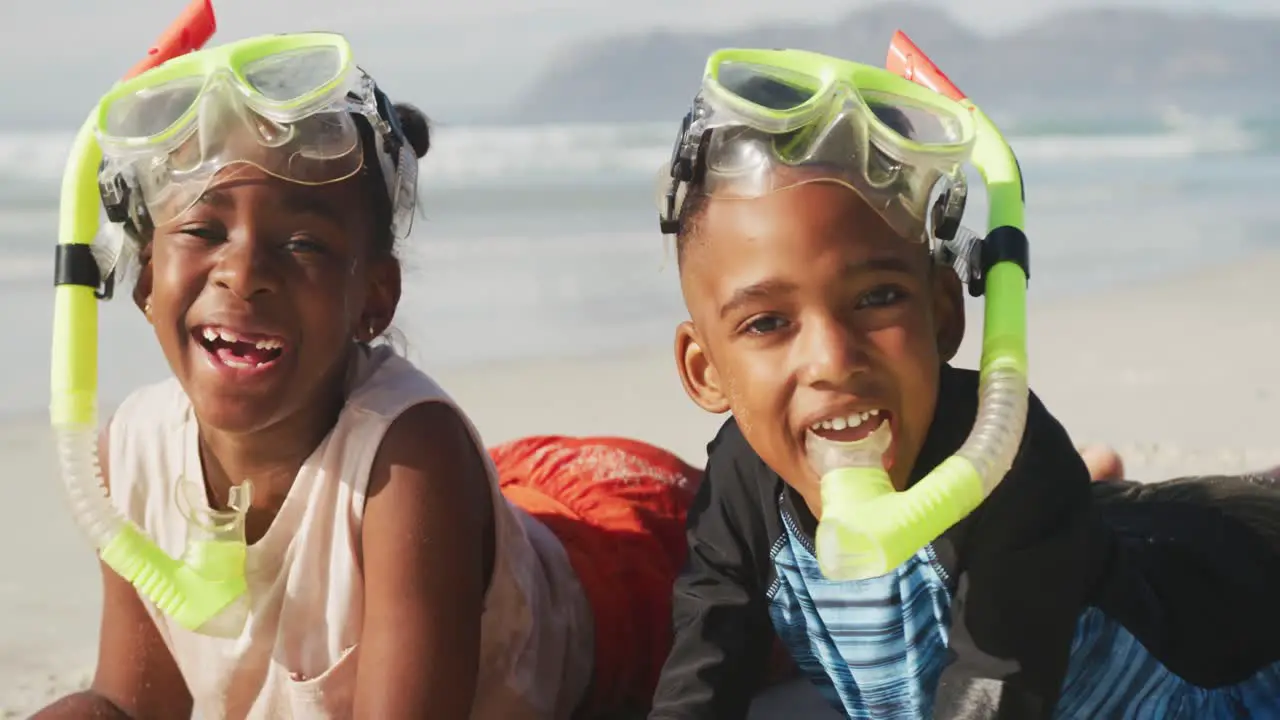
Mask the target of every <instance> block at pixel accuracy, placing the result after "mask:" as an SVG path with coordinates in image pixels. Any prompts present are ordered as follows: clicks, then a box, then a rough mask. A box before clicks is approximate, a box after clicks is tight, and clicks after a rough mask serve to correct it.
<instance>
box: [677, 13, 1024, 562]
mask: <svg viewBox="0 0 1280 720" xmlns="http://www.w3.org/2000/svg"><path fill="white" fill-rule="evenodd" d="M889 66H890V68H891V69H892V70H894V71H896V72H893V71H890V70H885V69H881V68H876V67H871V66H868V65H862V64H859V63H854V62H849V61H846V60H840V59H837V58H833V57H829V56H825V55H819V54H817V53H811V52H805V51H800V50H738V49H731V50H721V51H718V52H716V53H713V54H712V55H711V57H710V59H709V60H708V61H707V66H706V71H705V73H704V76H703V83H702V89H701V91H700V92H699V93H698V95H697V97H696V98H695V100H694V106H693V109H692V110H691V111H690V113H689V114H688V115H686V116H685V119H684V122H683V126H682V128H681V132H680V137H679V139H678V140H677V142H676V146H675V149H674V150H673V153H672V159H671V162H670V164H669V165H668V166H667V167H666V168H664V170H665V171H666V172H664V173H662V175H661V177H660V182H661V188H660V192H659V197H658V205H659V221H660V224H661V228H662V232H663V233H664V234H667V235H674V234H677V233H678V232H679V231H680V214H681V209H682V207H683V205H684V203H685V201H686V199H687V197H688V195H689V193H691V192H697V193H700V194H703V195H706V196H708V197H717V198H739V199H749V198H755V197H761V196H763V195H767V194H769V193H772V192H776V191H778V190H782V189H785V188H787V187H793V186H795V185H797V184H800V183H805V182H815V181H822V182H836V183H839V184H841V185H844V186H846V187H848V188H849V189H850V190H852V191H854V192H856V193H857V194H858V195H859V196H860V197H861V198H862V199H863V200H865V201H866V202H867V203H868V204H869V205H870V206H871V207H872V208H874V209H875V210H876V211H877V212H878V213H879V214H880V215H881V217H883V218H884V220H885V221H886V222H887V223H888V224H889V225H890V226H891V227H892V228H893V229H894V230H895V231H897V233H898V234H899V235H901V236H902V237H904V238H909V239H912V240H918V241H920V242H928V243H930V244H931V248H932V249H933V252H934V254H935V256H936V257H937V258H938V259H939V260H940V261H943V262H946V263H948V264H952V265H954V266H955V267H956V269H957V271H958V272H959V273H960V275H961V278H962V279H964V280H966V282H967V283H968V286H969V291H970V293H971V294H973V295H975V296H977V295H983V294H984V293H985V295H986V299H987V302H986V307H985V326H984V335H983V345H982V361H981V385H980V389H979V403H978V415H977V419H976V420H975V423H974V427H973V430H972V431H971V432H970V435H969V438H968V439H967V440H966V441H965V443H964V444H963V446H962V447H961V448H960V449H959V450H958V451H957V452H956V454H955V455H953V456H951V457H950V458H948V459H947V460H946V461H944V462H943V463H942V464H941V465H939V466H938V467H936V468H934V469H933V471H932V472H930V473H929V474H928V475H927V476H925V477H924V478H923V479H921V480H920V481H919V482H918V483H916V484H915V485H914V486H912V487H911V488H909V489H908V490H906V491H903V492H897V491H895V489H894V487H893V484H892V483H891V481H890V479H889V474H888V472H886V471H885V469H884V465H883V461H882V458H883V454H884V453H885V452H886V450H887V449H888V447H889V445H890V441H891V436H890V432H891V431H890V427H889V423H888V422H883V421H880V420H879V419H878V418H859V419H858V420H859V422H866V423H868V427H874V428H875V429H874V430H872V431H870V432H869V433H866V434H865V436H864V437H862V438H861V439H858V440H856V441H851V442H837V441H834V440H830V439H827V438H823V437H821V436H820V435H819V434H817V433H815V432H810V433H808V435H807V437H806V440H805V446H806V452H807V454H808V456H809V461H810V463H811V464H812V465H813V467H814V468H815V470H817V472H818V474H819V475H820V476H821V478H822V481H821V493H822V518H821V519H820V521H819V524H818V530H817V534H816V536H815V545H816V551H817V552H816V555H817V558H818V563H819V566H820V567H821V569H822V572H823V574H824V575H826V576H827V577H828V578H831V579H833V580H855V579H865V578H870V577H877V576H880V575H884V574H886V573H888V572H890V571H891V570H893V569H894V568H895V567H898V566H899V565H901V564H902V563H903V562H905V561H906V560H907V559H908V558H909V557H910V556H911V555H913V554H914V553H916V552H917V551H919V550H920V549H921V548H923V547H924V546H926V545H928V544H929V543H930V542H932V541H933V540H935V539H936V538H937V537H938V536H940V535H941V534H942V533H943V532H945V531H946V530H947V529H948V528H950V527H951V526H953V525H955V524H956V523H957V522H959V521H960V520H961V519H963V518H964V517H965V516H967V515H968V514H969V513H971V512H972V511H973V510H974V509H976V508H977V507H978V505H979V504H981V503H982V501H983V500H984V499H986V497H987V496H988V495H989V494H990V493H991V491H992V490H994V489H995V487H996V486H997V485H998V484H999V482H1000V481H1001V480H1002V479H1003V478H1004V476H1005V474H1006V473H1008V471H1009V468H1010V467H1011V466H1012V464H1013V459H1014V456H1015V455H1016V454H1017V451H1018V446H1019V444H1020V442H1021V439H1022V433H1023V430H1024V428H1025V424H1026V415H1027V400H1028V387H1027V357H1026V286H1027V268H1028V245H1027V240H1026V236H1025V235H1024V234H1023V227H1022V224H1023V210H1024V202H1023V193H1022V179H1021V174H1020V172H1019V169H1018V163H1017V160H1016V158H1015V157H1014V155H1013V152H1012V150H1011V149H1010V148H1009V146H1008V143H1006V142H1005V140H1004V138H1003V137H1002V136H1001V135H1000V133H999V131H998V130H997V129H996V127H995V125H994V124H992V122H991V121H990V119H988V118H987V117H986V115H985V114H983V113H982V111H981V110H979V109H978V107H977V106H976V105H974V104H973V103H972V102H970V101H969V100H968V99H967V98H966V97H965V96H964V95H963V94H961V93H960V92H959V90H957V89H956V88H955V87H954V85H952V84H951V83H950V82H949V81H947V80H946V77H945V76H944V75H942V73H941V72H939V71H938V70H937V68H935V67H933V65H932V63H930V62H929V61H928V59H927V58H926V57H925V56H924V54H923V53H921V52H920V51H919V49H918V48H916V47H915V46H914V45H913V44H911V41H910V40H909V39H907V38H906V36H905V35H903V34H902V33H898V34H897V35H896V36H895V38H894V41H893V46H892V49H891V51H890V57H889ZM913 80H915V81H916V82H912V81H913ZM966 162H972V164H973V165H974V166H975V167H976V168H977V169H978V171H979V173H981V175H982V177H983V178H984V180H985V182H986V185H987V193H988V197H989V203H990V213H989V215H990V217H989V227H990V228H991V230H990V232H989V233H988V234H987V236H986V237H985V238H978V237H977V236H975V235H973V234H972V233H969V232H968V231H966V230H964V229H963V228H961V227H960V219H961V216H962V214H963V212H964V205H965V198H966V186H965V180H964V174H963V166H964V164H965V163H966ZM840 422H842V423H843V422H844V421H840ZM850 422H853V420H850ZM843 427H844V426H843V425H842V426H841V427H837V428H835V429H836V430H841V429H843Z"/></svg>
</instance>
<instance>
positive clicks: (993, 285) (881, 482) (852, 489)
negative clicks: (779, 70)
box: [815, 32, 1029, 580]
mask: <svg viewBox="0 0 1280 720" xmlns="http://www.w3.org/2000/svg"><path fill="white" fill-rule="evenodd" d="M887 64H888V69H889V70H890V71H893V72H895V73H897V74H898V75H901V76H902V77H905V78H907V79H908V80H914V81H915V82H917V83H919V84H920V85H923V86H925V87H928V88H930V89H932V90H934V91H935V92H938V93H940V94H942V95H944V96H946V97H949V98H951V99H952V100H955V101H956V102H959V103H960V104H961V105H962V106H964V107H965V108H967V109H968V110H969V112H970V113H971V114H972V117H973V120H974V125H975V129H976V139H975V143H974V146H973V154H972V160H971V162H972V164H973V165H974V167H976V168H977V170H978V172H979V173H981V174H982V176H983V179H984V180H985V181H986V186H987V195H988V200H989V206H990V207H989V219H988V227H989V228H990V231H989V232H988V234H987V236H986V238H985V239H984V240H983V242H982V245H981V257H980V258H978V263H979V265H980V268H981V275H980V276H975V277H974V278H971V279H970V292H971V293H972V294H975V295H978V294H983V293H984V292H985V294H986V304H985V317H984V328H983V340H982V360H981V371H980V372H981V384H980V388H979V400H978V414H977V419H976V420H975V422H974V426H973V430H972V431H971V432H970V434H969V437H968V439H967V440H965V442H964V444H963V445H962V446H961V447H960V449H959V450H958V451H957V452H956V454H955V455H953V456H951V457H950V458H947V460H945V461H944V462H943V463H942V464H940V465H939V466H938V467H936V468H935V469H934V470H933V471H932V472H930V473H929V474H928V475H927V476H925V477H924V478H923V479H921V480H920V481H919V482H918V483H916V484H915V485H914V486H913V487H911V488H909V489H908V490H906V491H903V492H896V491H895V490H894V487H893V485H892V483H891V482H890V480H889V475H888V473H887V472H885V471H884V469H883V468H882V467H880V466H879V463H878V456H877V457H876V461H877V462H874V463H865V462H856V461H855V462H848V461H843V462H842V461H841V459H839V458H831V459H829V460H828V462H827V463H826V464H825V467H827V468H832V469H829V470H827V471H826V472H825V473H823V475H822V484H821V488H822V519H821V521H820V522H819V525H818V532H817V535H816V537H815V545H816V548H815V549H816V551H817V552H816V554H817V557H818V563H819V566H820V567H821V569H822V572H823V574H824V575H826V576H827V577H829V578H831V579H833V580H856V579H864V578H869V577H877V576H880V575H884V574H886V573H888V572H890V571H891V570H893V569H894V568H896V567H898V566H899V565H901V564H902V563H903V562H905V561H906V560H907V559H908V558H909V557H911V556H912V555H913V554H915V553H916V552H917V551H919V550H920V549H921V548H923V547H924V546H926V545H928V544H929V543H930V542H933V541H934V540H935V539H936V538H937V537H938V536H940V535H942V533H943V532H945V531H946V530H947V529H948V528H950V527H951V526H953V525H955V524H956V523H958V522H959V521H960V520H962V519H963V518H964V517H965V516H967V515H968V514H969V513H971V512H973V511H974V510H975V509H976V508H977V507H978V506H979V505H980V504H981V503H982V501H983V500H985V499H986V498H987V496H988V495H990V494H991V492H992V491H993V490H994V489H995V488H996V486H997V485H998V484H999V483H1000V481H1001V480H1002V479H1003V478H1004V476H1005V475H1006V474H1007V473H1008V472H1009V468H1010V467H1011V466H1012V465H1013V460H1014V457H1015V456H1016V455H1017V453H1018V446H1019V444H1020V443H1021V440H1022V433H1023V430H1024V429H1025V427H1026V419H1027V401H1028V394H1029V391H1028V385H1027V342H1026V337H1027V312H1026V297H1027V268H1028V245H1027V238H1026V235H1025V234H1024V232H1023V230H1024V228H1023V215H1024V209H1025V200H1024V195H1023V186H1022V175H1021V172H1020V170H1019V168H1018V161H1017V158H1016V157H1014V154H1013V151H1012V149H1010V147H1009V145H1008V143H1007V142H1006V141H1005V139H1004V138H1003V136H1001V134H1000V131H999V130H997V129H996V127H995V125H994V124H993V123H992V122H991V120H990V118H988V117H987V116H986V115H985V114H984V113H983V112H982V110H980V109H979V108H978V106H977V105H975V104H974V103H973V102H972V101H970V100H969V99H968V98H967V97H966V96H965V95H964V94H963V93H962V92H960V90H959V89H958V88H956V87H955V85H953V84H952V83H951V82H950V81H949V80H948V79H947V78H946V76H945V75H943V74H942V72H941V71H939V70H938V69H937V67H936V66H934V64H933V63H932V62H931V61H930V60H929V59H928V58H927V57H926V56H925V55H924V53H922V52H921V51H920V49H919V48H917V47H916V46H915V45H914V44H913V43H912V42H911V40H910V39H908V38H907V36H906V35H905V34H903V33H901V32H898V33H897V34H896V35H895V36H894V39H893V43H892V46H891V48H890V51H889V59H888V63H887Z"/></svg>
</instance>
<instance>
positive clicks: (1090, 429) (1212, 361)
mask: <svg viewBox="0 0 1280 720" xmlns="http://www.w3.org/2000/svg"><path fill="white" fill-rule="evenodd" d="M1277 277H1280V255H1270V256H1262V257H1255V258H1252V259H1250V260H1249V261H1248V262H1245V263H1241V264H1237V265H1232V266H1226V267H1220V268H1214V269H1208V270H1203V271H1201V272H1199V273H1197V274H1194V275H1188V276H1182V277H1174V278H1170V279H1165V280H1162V281H1159V282H1157V283H1155V284H1151V285H1145V286H1140V287H1136V286H1135V287H1128V288H1125V289H1121V290H1114V291H1107V292H1103V293H1099V294H1096V295H1092V296H1089V297H1087V298H1084V299H1075V300H1067V301H1062V302H1058V303H1056V304H1045V303H1035V304H1033V306H1032V314H1031V332H1032V337H1031V363H1032V365H1031V367H1032V387H1033V388H1034V389H1035V390H1036V392H1037V393H1038V394H1039V395H1040V396H1041V397H1042V399H1043V400H1044V401H1045V403H1046V404H1047V405H1048V407H1049V408H1050V410H1051V411H1052V412H1054V413H1055V414H1056V415H1057V417H1058V418H1059V419H1060V420H1062V422H1063V423H1064V424H1065V425H1066V427H1067V428H1068V430H1069V431H1070V432H1071V433H1072V436H1073V437H1074V438H1075V439H1076V440H1077V442H1078V443H1085V442H1106V443H1110V444H1113V445H1115V446H1116V447H1118V448H1119V449H1120V450H1121V451H1122V454H1123V456H1124V458H1125V461H1126V463H1127V466H1128V469H1129V475H1130V476H1131V477H1134V478H1137V479H1142V480H1156V479H1161V478H1167V477H1171V476H1176V475H1186V474H1194V473H1197V472H1202V471H1218V472H1222V471H1243V470H1248V469H1256V468H1261V467H1266V466H1270V465H1274V464H1277V463H1280V442H1277V440H1280V438H1278V437H1277V436H1278V435H1280V432H1278V431H1280V427H1278V426H1277V424H1276V423H1275V422H1274V420H1273V419H1272V418H1273V415H1274V413H1275V411H1276V408H1277V407H1278V403H1280V373H1278V372H1277V368H1278V367H1280V365H1278V364H1277V360H1276V358H1277V357H1280V334H1277V333H1276V330H1277V326H1278V325H1280V323H1278V322H1277V320H1276V317H1275V314H1274V309H1268V308H1274V307H1275V299H1274V297H1272V296H1270V292H1271V290H1272V288H1273V287H1274V283H1275V282H1276V278H1277ZM1034 283H1035V275H1034V268H1033V276H1032V295H1033V297H1034V289H1035V285H1034ZM980 307H981V306H980V305H979V304H977V303H974V304H973V305H971V306H970V315H969V323H970V324H969V328H970V332H969V336H968V338H967V341H966V345H965V348H964V350H963V352H962V355H961V357H960V358H959V360H958V364H959V365H962V366H966V367H973V366H975V364H976V362H977V348H978V342H979V340H980V336H981V315H980ZM434 374H435V375H436V377H437V379H439V380H440V381H441V382H442V384H443V385H444V386H445V387H446V388H447V389H449V390H450V392H451V393H452V394H453V395H454V396H455V398H456V399H457V400H458V401H459V402H460V403H461V404H462V406H463V407H464V408H465V409H466V410H467V412H468V413H469V414H470V415H471V417H472V418H473V419H474V421H475V422H476V423H477V425H478V426H479V428H480V430H481V432H482V433H483V434H484V435H485V437H486V439H487V441H488V442H491V443H496V442H500V441H503V440H507V439H510V438H513V437H517V436H521V435H527V434H543V433H566V434H613V435H625V436H632V437H637V438H640V439H643V440H646V441H650V442H653V443H656V444H659V445H662V446H665V447H668V448H671V449H673V450H675V451H676V452H677V453H679V454H680V455H682V456H683V457H684V458H685V459H686V460H688V461H690V462H692V463H695V464H701V463H702V462H703V461H704V460H705V451H704V445H705V443H706V441H707V440H709V439H710V438H711V437H712V435H713V433H714V431H715V429H716V428H717V427H718V425H719V423H720V422H721V420H722V419H721V418H718V417H712V416H708V415H705V414H703V413H702V412H701V411H700V410H698V409H697V408H696V407H695V406H694V405H693V404H692V403H691V402H689V400H688V399H687V398H686V397H685V396H684V393H683V391H682V389H681V388H680V385H679V382H678V380H677V377H676V374H675V370H674V365H673V360H672V358H671V353H670V352H669V350H668V348H667V347H665V346H662V347H653V348H651V349H648V350H646V351H644V352H639V353H635V354H632V355H627V356H624V357H614V358H608V359H593V360H565V361H560V362H550V361H539V362H526V363H518V364H494V365H487V366H483V367H480V366H477V367H472V368H470V369H466V370H454V371H449V372H439V373H434ZM34 381H35V379H33V382H34ZM39 382H44V378H39ZM0 457H3V458H4V470H5V472H4V474H5V476H6V480H7V482H6V484H5V488H6V499H7V501H8V503H7V512H6V515H7V516H6V518H5V519H4V522H0V543H3V546H4V547H8V548H9V550H8V551H6V552H5V553H4V557H5V560H4V564H3V572H2V573H0V717H6V718H7V717H25V716H26V715H27V714H29V713H30V712H31V711H33V710H35V709H36V708H38V707H39V706H41V705H42V704H44V703H45V702H47V701H48V700H50V699H52V698H54V697H56V696H57V695H59V694H62V693H64V692H66V691H69V690H72V689H75V688H77V687H80V686H82V685H83V684H84V683H85V682H87V679H88V678H89V676H90V673H91V668H92V664H93V661H94V655H95V648H96V637H97V623H98V601H99V587H98V585H99V580H98V574H97V569H96V562H95V560H94V558H93V555H92V553H91V551H90V548H89V546H88V545H87V543H86V542H85V541H84V540H82V539H81V537H80V536H79V535H78V533H77V531H76V530H75V528H74V527H73V526H72V524H71V522H70V520H69V519H68V517H67V514H66V513H65V511H64V508H63V504H62V497H61V487H60V486H59V484H58V479H57V477H56V475H55V472H54V463H53V460H54V457H53V453H52V448H51V442H50V437H49V433H48V430H47V428H46V419H45V417H43V416H36V417H31V418H29V419H27V420H24V421H14V422H9V423H7V424H4V425H0ZM800 699H807V700H808V701H812V700H813V699H814V698H813V697H812V693H807V692H805V689H789V690H788V691H787V692H782V693H779V692H774V693H771V694H770V696H769V697H766V698H762V700H761V701H760V706H761V707H760V713H759V716H760V717H768V716H774V717H780V715H778V714H777V711H776V707H777V705H778V704H780V703H783V702H787V703H791V702H796V701H799V700H800ZM770 707H773V708H775V709H774V710H770V709H769V708H770ZM797 714H800V715H804V716H808V715H805V713H804V711H803V710H798V708H797V707H796V706H795V705H788V711H787V712H786V713H785V715H786V716H796V715H797ZM813 717H817V715H813Z"/></svg>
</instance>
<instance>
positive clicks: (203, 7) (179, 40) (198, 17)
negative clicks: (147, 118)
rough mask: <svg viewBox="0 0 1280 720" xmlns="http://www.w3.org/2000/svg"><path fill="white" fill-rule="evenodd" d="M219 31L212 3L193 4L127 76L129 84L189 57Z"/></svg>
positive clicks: (209, 0) (210, 0) (196, 0)
mask: <svg viewBox="0 0 1280 720" xmlns="http://www.w3.org/2000/svg"><path fill="white" fill-rule="evenodd" d="M217 28H218V22H217V19H216V18H215V17H214V15H213V0H191V4H189V5H187V7H186V9H185V10H183V11H182V14H181V15H179V16H178V17H177V19H175V20H174V21H173V23H171V24H170V25H169V27H168V29H167V30H165V31H164V34H163V35H161V36H160V38H159V39H158V40H156V44H155V45H152V46H151V49H150V50H148V51H147V55H146V57H144V58H143V59H142V60H141V61H139V62H138V64H137V65H134V66H133V67H132V68H131V69H130V70H129V72H128V73H127V74H126V75H125V76H124V79H125V80H128V79H129V78H131V77H134V76H135V75H140V74H142V73H144V72H146V71H148V70H150V69H151V68H153V67H156V66H157V65H162V64H164V63H166V62H168V61H170V60H172V59H173V58H176V57H178V56H180V55H186V54H187V53H189V52H194V51H196V50H199V49H200V48H202V47H204V44H205V43H207V42H209V38H211V37H213V33H214V31H215V30H217Z"/></svg>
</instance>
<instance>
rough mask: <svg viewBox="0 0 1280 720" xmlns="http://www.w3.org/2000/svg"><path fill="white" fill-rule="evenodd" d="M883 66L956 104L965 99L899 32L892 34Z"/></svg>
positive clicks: (903, 34) (909, 40) (921, 51)
mask: <svg viewBox="0 0 1280 720" xmlns="http://www.w3.org/2000/svg"><path fill="white" fill-rule="evenodd" d="M884 64H885V67H886V68H888V70H889V72H892V73H895V74H898V75H901V76H902V77H904V78H906V79H908V80H911V81H912V82H915V83H917V84H919V85H923V86H925V87H927V88H929V89H930V90H932V91H934V92H936V93H938V94H940V95H945V96H946V97H949V98H951V99H952V100H955V101H956V102H960V101H961V100H964V99H966V97H967V96H966V95H965V94H964V93H962V92H960V88H958V87H956V85H955V83H953V82H951V80H950V78H948V77H947V76H946V74H945V73H943V72H942V71H941V70H939V69H938V66H937V65H934V64H933V61H932V60H930V59H929V56H928V55H925V54H924V51H923V50H921V49H920V48H919V47H917V46H916V44H915V43H914V42H911V38H909V37H907V34H906V33H904V32H902V31H901V30H899V31H897V32H895V33H894V34H893V41H892V42H890V43H889V55H888V57H887V58H885V62H884Z"/></svg>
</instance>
